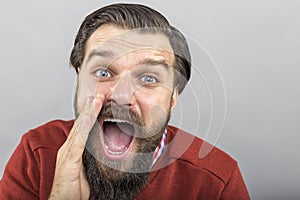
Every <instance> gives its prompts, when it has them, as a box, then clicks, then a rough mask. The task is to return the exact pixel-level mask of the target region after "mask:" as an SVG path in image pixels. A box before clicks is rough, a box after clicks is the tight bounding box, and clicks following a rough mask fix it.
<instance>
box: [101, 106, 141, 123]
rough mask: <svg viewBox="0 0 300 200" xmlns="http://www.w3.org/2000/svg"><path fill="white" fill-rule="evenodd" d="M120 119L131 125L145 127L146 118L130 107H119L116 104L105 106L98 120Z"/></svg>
mask: <svg viewBox="0 0 300 200" xmlns="http://www.w3.org/2000/svg"><path fill="white" fill-rule="evenodd" d="M100 118H103V119H119V120H124V121H128V122H129V123H132V124H135V125H138V126H145V123H144V118H143V116H141V115H140V114H138V113H137V112H136V111H133V110H132V109H130V108H129V107H124V106H119V105H116V104H110V105H106V106H103V107H102V109H101V111H100V113H99V115H98V119H100Z"/></svg>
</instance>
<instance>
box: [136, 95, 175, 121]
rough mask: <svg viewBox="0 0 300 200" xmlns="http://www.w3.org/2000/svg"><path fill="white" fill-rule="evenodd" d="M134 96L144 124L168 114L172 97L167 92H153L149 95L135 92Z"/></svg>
mask: <svg viewBox="0 0 300 200" xmlns="http://www.w3.org/2000/svg"><path fill="white" fill-rule="evenodd" d="M134 95H135V98H136V101H137V104H138V106H139V109H140V111H141V113H142V115H143V117H144V120H145V122H146V123H147V121H149V120H150V118H152V117H157V116H160V115H166V114H168V112H169V107H170V100H171V95H172V93H171V92H170V91H169V90H158V91H155V92H154V91H153V92H152V93H151V95H149V92H145V91H143V90H137V91H136V92H135V93H134Z"/></svg>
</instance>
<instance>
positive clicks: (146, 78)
mask: <svg viewBox="0 0 300 200" xmlns="http://www.w3.org/2000/svg"><path fill="white" fill-rule="evenodd" d="M141 81H143V82H145V83H157V79H156V78H155V77H153V76H148V75H146V76H143V77H142V78H141Z"/></svg>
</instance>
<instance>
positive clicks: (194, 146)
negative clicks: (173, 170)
mask: <svg viewBox="0 0 300 200" xmlns="http://www.w3.org/2000/svg"><path fill="white" fill-rule="evenodd" d="M168 134H169V136H168V143H170V144H171V143H172V144H171V145H170V146H171V148H170V149H169V151H170V152H171V153H170V155H171V156H174V157H175V158H177V160H178V162H183V163H186V164H188V165H192V166H193V167H194V168H198V169H199V170H201V171H206V172H207V173H209V174H211V175H213V176H216V177H217V178H218V179H221V181H222V182H223V183H227V182H228V181H229V179H230V177H231V176H232V174H233V173H234V171H235V170H236V169H237V167H238V164H237V162H236V161H235V160H234V159H233V158H232V157H231V156H229V155H228V154H227V153H225V152H224V151H222V150H221V149H219V148H217V147H215V146H213V145H211V144H209V143H207V142H205V141H203V140H202V139H201V138H198V137H196V136H194V135H192V134H190V133H187V132H185V131H183V130H181V129H179V128H176V127H173V126H169V127H168Z"/></svg>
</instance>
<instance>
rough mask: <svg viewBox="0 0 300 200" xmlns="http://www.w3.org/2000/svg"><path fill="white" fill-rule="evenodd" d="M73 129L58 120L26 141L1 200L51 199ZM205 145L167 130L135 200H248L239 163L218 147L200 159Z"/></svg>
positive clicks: (1, 186)
mask: <svg viewBox="0 0 300 200" xmlns="http://www.w3.org/2000/svg"><path fill="white" fill-rule="evenodd" d="M73 123H74V121H73V120H71V121H62V120H56V121H52V122H49V123H47V124H45V125H43V126H40V127H39V128H36V129H33V130H30V131H29V132H28V133H26V134H25V135H23V137H22V139H21V142H20V144H19V145H18V146H17V148H16V150H15V152H14V153H13V155H12V156H11V158H10V160H9V162H8V163H7V166H6V168H5V171H4V174H3V177H2V179H1V181H0V199H14V200H17V199H23V200H27V199H28V200H29V199H30V200H34V199H48V197H49V195H50V192H51V187H52V182H53V177H54V171H55V162H56V154H57V150H58V149H59V148H60V146H61V145H62V144H63V143H64V142H65V140H66V138H67V135H68V133H69V132H70V130H71V128H72V126H73ZM202 144H203V140H201V139H199V138H197V137H194V136H193V135H191V134H189V133H186V132H184V131H182V130H180V129H178V128H175V127H172V126H169V127H168V134H167V147H166V149H165V151H164V153H163V154H162V156H161V158H160V159H159V160H158V162H157V163H156V164H155V165H154V168H153V171H152V172H151V173H150V177H149V180H148V183H147V184H146V186H145V188H144V189H143V190H142V191H141V192H140V193H139V194H138V196H137V197H136V199H138V200H140V199H175V200H176V199H208V200H213V199H228V200H229V199H230V200H234V199H239V200H241V199H250V198H249V194H248V192H247V188H246V186H245V183H244V181H243V178H242V175H241V173H240V170H239V168H238V165H237V162H236V161H235V160H233V159H232V158H231V157H230V156H228V155H227V154H226V153H224V152H223V151H221V150H219V149H218V148H215V147H214V148H213V149H212V150H211V152H210V153H209V154H208V155H207V156H206V157H204V158H202V159H199V150H200V147H201V145H202Z"/></svg>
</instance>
